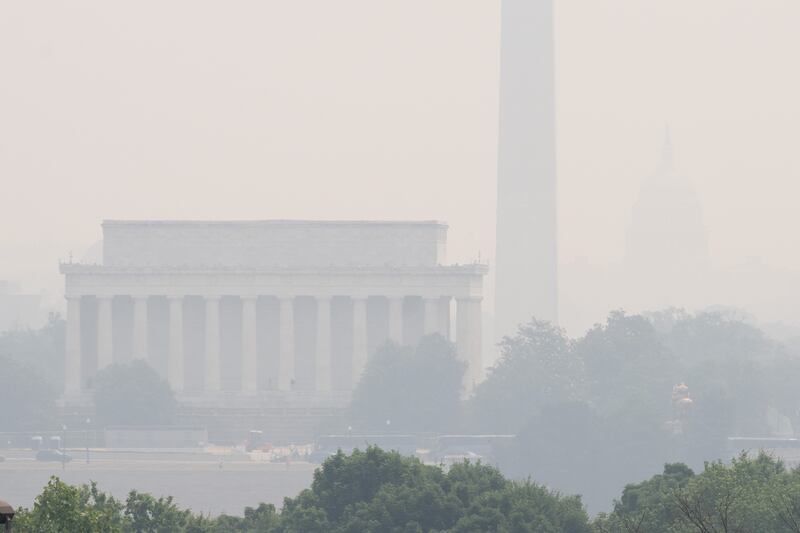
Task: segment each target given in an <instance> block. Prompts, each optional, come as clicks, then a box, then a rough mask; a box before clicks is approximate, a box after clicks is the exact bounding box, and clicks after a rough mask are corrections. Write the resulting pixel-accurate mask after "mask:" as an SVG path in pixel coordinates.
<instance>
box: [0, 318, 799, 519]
mask: <svg viewBox="0 0 800 533" xmlns="http://www.w3.org/2000/svg"><path fill="white" fill-rule="evenodd" d="M500 349H501V357H500V359H499V361H498V363H497V364H496V366H495V367H494V368H492V369H490V371H489V373H488V376H487V379H486V380H485V381H484V382H483V383H481V384H479V385H478V386H477V387H476V388H475V389H474V391H473V393H472V394H471V395H470V396H469V397H466V398H465V397H464V394H463V389H462V385H463V383H462V378H463V375H464V371H465V366H464V364H463V363H462V362H461V360H460V358H459V357H458V354H457V353H456V350H455V347H454V346H453V344H452V343H450V342H447V341H445V340H444V339H442V338H441V337H437V336H433V337H426V338H423V339H422V341H421V342H420V343H419V345H418V346H416V347H397V346H394V345H390V344H389V345H385V346H384V347H382V348H381V349H379V350H378V352H377V353H376V354H374V355H373V356H372V357H371V358H370V360H369V362H368V364H367V366H366V368H365V371H364V374H363V376H362V378H361V380H360V381H359V383H358V384H357V386H356V389H355V391H354V395H353V402H352V405H351V409H350V412H349V415H348V416H349V420H346V421H343V424H342V427H347V426H351V427H352V428H353V432H359V431H369V432H386V431H392V432H401V433H413V434H425V433H439V434H442V433H458V432H461V433H472V434H476V433H483V434H486V433H491V434H511V435H515V436H516V437H515V438H514V439H513V441H512V442H511V444H510V445H508V446H507V447H505V448H503V449H500V450H497V452H496V455H495V457H493V458H492V461H493V462H494V461H496V464H497V465H498V466H499V467H500V469H501V471H502V472H503V473H504V474H505V475H507V476H509V477H511V478H513V479H525V478H527V477H532V478H533V479H536V480H537V481H539V482H541V483H544V484H546V485H547V486H550V487H553V488H555V489H557V490H560V491H562V492H564V493H568V494H580V495H581V496H582V498H583V502H584V503H585V504H586V505H587V507H588V509H589V511H590V512H592V513H596V512H600V511H605V510H608V509H609V505H610V502H611V501H612V500H613V498H614V497H615V496H616V495H618V494H619V493H620V491H621V490H622V488H623V487H624V486H625V483H627V482H629V481H630V480H632V479H644V478H647V477H649V476H651V475H653V474H655V473H657V472H659V471H660V470H661V468H662V465H664V464H665V463H675V462H682V463H685V464H687V465H689V467H691V468H694V469H695V470H698V469H700V468H702V467H703V464H704V463H705V462H707V461H714V460H716V459H724V458H727V457H731V456H732V455H735V453H737V450H730V449H728V447H727V438H728V437H731V436H743V437H765V436H772V435H775V434H787V432H789V431H791V433H788V434H793V435H794V436H800V388H798V387H797V383H798V382H800V342H796V341H795V342H794V343H793V344H792V343H781V342H777V341H775V340H773V339H771V338H769V337H768V336H767V335H765V334H764V333H763V332H762V331H761V330H760V329H758V328H757V327H756V326H754V325H752V324H751V323H750V322H748V321H747V320H744V319H742V318H741V317H739V316H737V315H735V314H731V313H723V312H704V313H698V314H689V313H685V312H682V311H679V310H665V311H661V312H657V313H650V314H642V315H628V314H626V313H624V312H622V311H617V312H613V313H611V314H610V315H609V316H608V318H607V319H606V321H605V322H604V323H602V324H597V325H596V326H594V327H593V328H592V329H590V330H589V331H588V332H586V334H585V335H583V336H581V337H577V338H571V337H569V336H567V335H566V334H565V332H564V331H563V330H561V329H559V328H558V327H555V326H553V325H551V324H549V323H546V322H540V321H536V320H533V321H531V322H530V323H528V324H524V325H522V326H521V327H520V328H519V330H518V332H517V333H516V334H515V335H513V336H511V337H507V338H506V339H504V341H503V342H502V344H501V346H500ZM60 361H63V321H61V320H59V319H56V318H54V319H53V320H52V321H51V322H50V323H49V324H48V325H47V326H46V327H45V328H44V329H42V330H40V331H38V332H14V333H7V334H5V335H2V336H0V364H2V365H3V369H4V376H6V377H7V380H6V386H5V387H0V405H14V406H15V409H13V410H5V411H3V412H0V424H2V425H3V427H4V428H5V429H6V430H10V431H14V430H40V429H46V428H47V427H49V426H52V425H54V424H55V423H56V420H55V403H54V402H55V398H56V397H57V391H58V389H57V387H54V386H53V385H52V382H53V376H54V375H56V378H57V382H58V383H61V382H62V381H63V380H61V379H60V377H58V376H57V374H58V373H60V372H61V371H62V369H61V368H60V367H59V366H58V365H59V364H61V363H60ZM678 383H686V384H687V385H688V395H689V399H690V400H691V401H690V402H686V405H685V406H683V407H682V408H681V409H680V410H677V409H676V405H675V403H674V401H673V398H672V392H673V387H674V386H675V385H676V384H678ZM92 390H93V392H94V395H95V403H96V405H97V406H98V409H97V413H96V416H95V417H94V418H93V421H92V423H93V424H95V425H97V427H102V426H103V425H105V424H132V425H136V424H169V423H171V422H172V421H174V419H175V413H176V404H175V400H174V397H173V395H172V392H171V391H170V390H169V386H168V385H167V384H166V382H165V380H163V379H162V378H161V377H160V376H159V375H158V374H157V373H156V372H155V371H154V370H152V369H150V368H149V367H147V366H146V365H145V364H143V363H134V364H128V365H113V366H112V367H110V368H108V369H105V370H104V371H102V372H100V373H99V374H98V375H97V376H96V377H95V379H94V380H93V383H92ZM387 422H388V423H387Z"/></svg>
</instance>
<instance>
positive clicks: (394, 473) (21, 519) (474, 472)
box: [15, 447, 591, 533]
mask: <svg viewBox="0 0 800 533" xmlns="http://www.w3.org/2000/svg"><path fill="white" fill-rule="evenodd" d="M15 531H19V532H21V533H34V532H35V533H57V532H58V533H61V532H64V531H81V532H84V533H145V532H147V533H232V532H247V533H483V532H489V531H492V532H497V533H590V532H591V528H590V525H589V519H588V517H587V515H586V512H585V511H584V509H583V506H582V504H581V501H580V498H577V497H573V496H562V495H560V494H558V493H555V492H553V491H551V490H548V489H546V488H544V487H542V486H540V485H537V484H535V483H533V482H531V481H524V482H513V481H509V480H507V479H506V478H504V477H503V476H502V474H500V472H499V471H498V470H496V469H495V468H493V467H490V466H486V465H482V464H480V463H466V462H465V463H461V464H457V465H454V466H452V467H451V468H450V469H448V470H447V471H444V470H443V469H442V468H440V467H438V466H430V465H424V464H422V463H421V462H420V461H419V460H417V459H414V458H410V457H404V456H401V455H400V454H398V453H396V452H386V451H383V450H380V449H378V448H374V447H372V448H368V449H367V450H365V451H358V450H356V451H355V452H353V454H352V455H345V454H343V453H341V452H339V453H338V454H336V455H335V456H332V457H330V458H329V459H328V460H326V461H325V463H324V464H323V465H322V467H320V468H319V469H318V470H317V471H316V472H315V474H314V480H313V482H312V484H311V486H310V487H309V488H308V489H306V490H304V491H302V492H301V493H300V494H299V495H298V496H297V497H295V498H287V499H286V501H285V503H284V506H283V509H282V511H281V512H280V513H278V512H277V511H276V509H275V508H274V507H273V506H271V505H266V504H261V505H260V506H258V507H257V508H246V509H245V511H244V516H243V517H234V516H226V515H223V516H219V517H216V518H212V517H205V516H202V515H195V514H192V513H191V512H190V511H189V510H184V509H180V508H179V507H178V506H177V505H175V503H174V502H173V501H172V499H171V498H158V499H156V498H154V497H153V496H150V495H148V494H142V493H138V492H136V491H132V492H131V493H130V494H129V495H128V498H127V499H126V500H125V501H124V502H122V501H119V500H116V499H115V498H113V497H112V496H109V495H108V494H105V493H103V492H102V491H100V490H99V489H98V487H97V486H96V485H95V484H91V485H82V486H78V487H74V486H70V485H67V484H65V483H63V482H62V481H60V480H58V479H57V478H52V479H51V481H50V483H48V485H47V486H46V487H45V488H44V490H43V492H42V493H41V494H40V495H39V496H38V497H37V499H36V502H35V504H34V506H33V508H32V509H30V510H28V509H20V511H19V513H18V515H17V517H16V518H15Z"/></svg>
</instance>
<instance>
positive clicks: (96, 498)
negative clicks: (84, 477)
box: [14, 477, 125, 533]
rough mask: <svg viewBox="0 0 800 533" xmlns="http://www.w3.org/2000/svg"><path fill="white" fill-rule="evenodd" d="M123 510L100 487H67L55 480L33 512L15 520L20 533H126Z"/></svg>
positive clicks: (43, 493) (34, 506) (42, 495)
mask: <svg viewBox="0 0 800 533" xmlns="http://www.w3.org/2000/svg"><path fill="white" fill-rule="evenodd" d="M122 509H123V506H122V504H120V503H119V502H118V501H117V500H115V499H114V498H113V497H110V496H108V495H106V494H104V493H103V492H100V491H99V490H98V489H97V485H96V484H95V483H92V484H91V485H81V486H78V487H74V486H71V485H67V484H66V483H64V482H63V481H61V480H59V479H58V478H55V477H54V478H51V479H50V481H49V482H48V484H47V486H45V488H44V490H43V491H42V493H41V494H40V495H39V496H37V498H36V501H35V502H34V505H33V509H31V510H30V511H28V510H21V511H20V512H19V513H18V514H17V516H16V517H15V518H14V529H15V531H18V532H20V533H64V532H67V531H80V532H82V533H123V532H124V531H125V530H124V529H123V519H122V515H121V512H122Z"/></svg>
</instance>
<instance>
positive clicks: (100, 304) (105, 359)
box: [96, 296, 114, 371]
mask: <svg viewBox="0 0 800 533" xmlns="http://www.w3.org/2000/svg"><path fill="white" fill-rule="evenodd" d="M96 300H97V370H98V371H99V370H103V369H104V368H106V367H107V366H109V365H110V364H111V363H112V361H113V359H114V345H113V344H114V340H113V338H114V337H113V335H114V333H113V329H112V328H113V315H112V313H113V311H112V302H113V298H112V297H111V296H98V297H97V298H96Z"/></svg>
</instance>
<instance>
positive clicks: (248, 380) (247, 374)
mask: <svg viewBox="0 0 800 533" xmlns="http://www.w3.org/2000/svg"><path fill="white" fill-rule="evenodd" d="M257 349H258V348H257V345H256V297H255V296H243V297H242V392H244V393H245V394H255V393H256V391H257V390H258V351H257Z"/></svg>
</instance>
